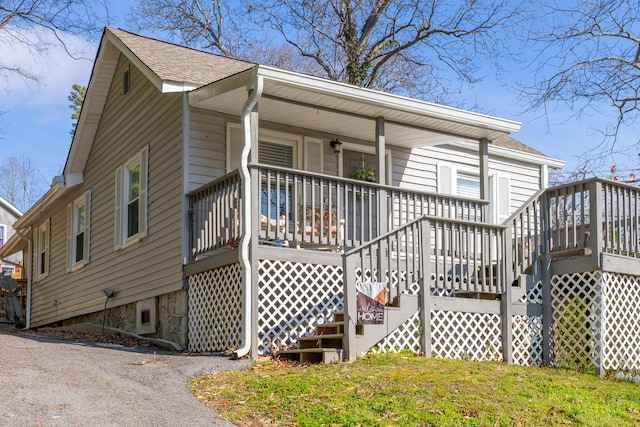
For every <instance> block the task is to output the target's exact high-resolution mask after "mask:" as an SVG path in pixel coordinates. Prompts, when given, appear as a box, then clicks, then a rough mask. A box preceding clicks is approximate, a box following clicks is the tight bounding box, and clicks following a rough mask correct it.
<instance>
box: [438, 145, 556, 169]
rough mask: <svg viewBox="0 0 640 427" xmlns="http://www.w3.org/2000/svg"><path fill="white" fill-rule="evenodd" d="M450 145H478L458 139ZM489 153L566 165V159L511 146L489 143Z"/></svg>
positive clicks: (538, 162) (552, 164)
mask: <svg viewBox="0 0 640 427" xmlns="http://www.w3.org/2000/svg"><path fill="white" fill-rule="evenodd" d="M450 145H454V146H458V147H462V148H466V149H469V150H477V149H478V145H477V144H475V143H473V142H471V141H457V142H453V143H451V144H450ZM489 155H494V156H497V157H505V158H507V159H513V160H520V161H523V162H527V163H533V164H536V165H547V166H549V167H550V168H553V169H561V168H563V167H564V163H565V162H564V160H558V159H554V158H553V157H547V156H540V155H538V154H533V153H527V152H525V151H518V150H513V149H511V148H505V147H498V146H496V145H493V144H489Z"/></svg>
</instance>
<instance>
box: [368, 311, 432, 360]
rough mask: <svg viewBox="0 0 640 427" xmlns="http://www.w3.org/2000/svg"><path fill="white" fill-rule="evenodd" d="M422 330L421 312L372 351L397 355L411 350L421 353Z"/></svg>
mask: <svg viewBox="0 0 640 427" xmlns="http://www.w3.org/2000/svg"><path fill="white" fill-rule="evenodd" d="M420 330H421V327H420V312H419V311H418V312H416V313H415V314H414V315H413V316H411V317H410V318H409V319H407V320H406V321H405V322H404V323H403V324H402V325H400V326H398V327H397V328H396V329H395V330H394V331H393V332H391V333H390V334H389V335H388V336H387V337H386V338H385V339H383V340H382V341H380V343H378V345H376V346H375V347H373V348H372V349H371V351H372V352H374V353H383V352H392V353H397V352H399V351H402V350H411V351H414V352H416V353H419V352H421V351H422V348H421V345H420ZM365 331H366V326H365Z"/></svg>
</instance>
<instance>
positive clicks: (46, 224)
mask: <svg viewBox="0 0 640 427" xmlns="http://www.w3.org/2000/svg"><path fill="white" fill-rule="evenodd" d="M50 224H51V220H50V219H47V220H46V221H45V222H44V223H43V224H41V225H40V226H39V227H38V231H37V238H36V239H37V240H36V244H35V262H34V264H35V274H34V275H33V276H34V280H36V281H37V280H41V279H44V278H45V277H47V276H48V275H49V268H50V254H51V233H50V230H51V228H50V227H51V226H50ZM42 232H44V235H45V236H46V237H45V242H44V246H45V247H44V248H42V247H41V245H42V242H41V240H40V236H41V233H42ZM42 252H44V272H42V273H41V272H40V270H41V266H42V265H41V262H42V258H41V257H40V254H41V253H42Z"/></svg>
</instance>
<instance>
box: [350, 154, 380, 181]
mask: <svg viewBox="0 0 640 427" xmlns="http://www.w3.org/2000/svg"><path fill="white" fill-rule="evenodd" d="M351 178H352V179H357V180H358V181H366V182H376V170H375V169H373V168H368V167H366V166H365V163H364V154H363V155H362V156H361V157H360V167H358V168H355V169H354V171H353V173H352V174H351Z"/></svg>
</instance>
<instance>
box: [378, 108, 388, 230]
mask: <svg viewBox="0 0 640 427" xmlns="http://www.w3.org/2000/svg"><path fill="white" fill-rule="evenodd" d="M386 152H387V148H386V141H385V130H384V117H378V118H377V119H376V168H377V170H376V180H377V182H378V184H382V185H387V164H386ZM387 231H389V217H388V205H387V192H386V190H384V189H380V191H379V192H378V236H382V235H384V234H386V233H387Z"/></svg>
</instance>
